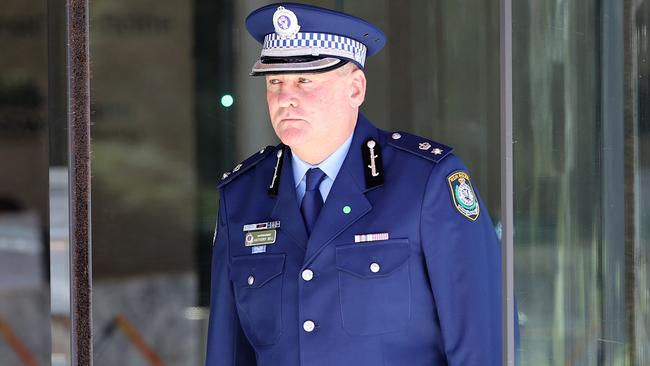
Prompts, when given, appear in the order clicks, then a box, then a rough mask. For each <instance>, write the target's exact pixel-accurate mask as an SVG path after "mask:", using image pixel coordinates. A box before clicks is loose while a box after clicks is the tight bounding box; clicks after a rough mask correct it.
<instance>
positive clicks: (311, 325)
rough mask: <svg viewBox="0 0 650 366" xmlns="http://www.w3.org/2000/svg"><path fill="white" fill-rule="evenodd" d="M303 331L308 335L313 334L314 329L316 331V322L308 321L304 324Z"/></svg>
mask: <svg viewBox="0 0 650 366" xmlns="http://www.w3.org/2000/svg"><path fill="white" fill-rule="evenodd" d="M302 329H304V330H305V332H307V333H311V332H313V331H314V329H316V324H314V322H313V321H311V320H307V321H305V322H304V323H302Z"/></svg>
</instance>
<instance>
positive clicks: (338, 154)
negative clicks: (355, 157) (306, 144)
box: [291, 133, 354, 204]
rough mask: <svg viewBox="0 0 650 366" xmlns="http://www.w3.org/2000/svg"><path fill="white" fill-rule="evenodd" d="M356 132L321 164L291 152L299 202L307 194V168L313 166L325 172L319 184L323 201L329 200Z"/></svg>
mask: <svg viewBox="0 0 650 366" xmlns="http://www.w3.org/2000/svg"><path fill="white" fill-rule="evenodd" d="M353 135H354V133H351V134H350V137H348V139H347V140H345V142H344V143H343V144H341V146H339V148H338V149H336V151H334V152H333V153H332V155H330V156H328V157H327V159H325V160H323V161H322V162H321V163H320V164H317V165H311V164H309V163H306V162H304V161H302V160H301V159H300V158H299V157H298V156H297V155H296V154H291V157H292V159H291V166H292V167H293V179H294V181H295V183H296V197H297V198H298V204H300V202H302V198H303V197H304V196H305V189H306V188H305V187H306V185H307V170H309V169H311V168H320V170H322V171H323V172H324V173H325V175H326V176H325V179H323V181H322V182H321V184H320V186H319V188H318V189H319V190H320V194H321V196H323V202H325V201H326V200H327V196H328V195H329V194H330V190H331V189H332V185H333V184H334V179H336V176H337V175H338V174H339V170H341V166H342V165H343V161H344V160H345V157H346V156H347V155H348V150H350V144H352V136H353Z"/></svg>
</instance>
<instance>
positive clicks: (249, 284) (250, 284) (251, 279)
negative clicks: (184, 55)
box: [246, 276, 255, 286]
mask: <svg viewBox="0 0 650 366" xmlns="http://www.w3.org/2000/svg"><path fill="white" fill-rule="evenodd" d="M246 282H248V286H253V284H254V283H255V277H253V276H248V281H246Z"/></svg>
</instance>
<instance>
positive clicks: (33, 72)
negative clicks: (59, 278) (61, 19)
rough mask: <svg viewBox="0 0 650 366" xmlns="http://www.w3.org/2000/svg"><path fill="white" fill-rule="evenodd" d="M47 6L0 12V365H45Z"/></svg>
mask: <svg viewBox="0 0 650 366" xmlns="http://www.w3.org/2000/svg"><path fill="white" fill-rule="evenodd" d="M47 30H48V29H47V6H46V4H45V3H44V2H40V1H33V0H29V1H22V0H7V1H3V4H2V14H1V15H0V49H2V57H0V364H2V365H3V366H4V365H11V366H13V365H16V366H17V365H36V364H49V359H50V311H49V310H50V309H49V298H50V289H49V256H48V252H49V250H48V244H47V239H48V227H49V225H48V221H49V214H48V198H47V197H48V129H47V122H46V121H47V118H48V58H47V56H48V53H47V52H48V49H47V45H48V43H47V36H48V32H47Z"/></svg>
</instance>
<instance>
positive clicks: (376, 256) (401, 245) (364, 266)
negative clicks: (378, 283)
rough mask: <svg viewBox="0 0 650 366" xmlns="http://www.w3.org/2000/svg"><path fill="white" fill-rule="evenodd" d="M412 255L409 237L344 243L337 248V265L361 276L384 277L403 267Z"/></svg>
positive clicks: (342, 269) (343, 269) (340, 268)
mask: <svg viewBox="0 0 650 366" xmlns="http://www.w3.org/2000/svg"><path fill="white" fill-rule="evenodd" d="M410 256H411V247H410V245H409V241H408V239H391V240H386V241H382V242H381V243H376V244H375V243H373V244H368V243H364V244H353V245H344V246H340V247H338V248H336V266H337V268H338V269H339V270H341V271H345V272H348V273H351V274H353V275H355V276H358V277H361V278H374V277H383V276H388V275H390V274H391V273H392V272H393V271H395V270H396V269H397V268H399V267H401V266H402V265H403V264H404V263H406V261H407V260H408V258H409V257H410Z"/></svg>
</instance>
